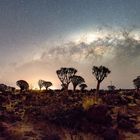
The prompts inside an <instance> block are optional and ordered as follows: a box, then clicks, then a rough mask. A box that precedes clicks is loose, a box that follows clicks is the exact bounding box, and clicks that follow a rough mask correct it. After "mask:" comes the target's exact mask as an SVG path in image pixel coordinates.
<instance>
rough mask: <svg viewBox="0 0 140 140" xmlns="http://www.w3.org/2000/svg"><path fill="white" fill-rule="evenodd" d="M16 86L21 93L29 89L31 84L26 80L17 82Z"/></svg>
mask: <svg viewBox="0 0 140 140" xmlns="http://www.w3.org/2000/svg"><path fill="white" fill-rule="evenodd" d="M16 85H17V86H18V87H19V88H20V92H22V91H24V90H28V89H29V84H28V83H27V82H26V81H24V80H19V81H17V82H16Z"/></svg>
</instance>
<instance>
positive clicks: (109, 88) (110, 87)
mask: <svg viewBox="0 0 140 140" xmlns="http://www.w3.org/2000/svg"><path fill="white" fill-rule="evenodd" d="M107 88H108V90H109V91H114V90H115V88H116V87H115V86H114V85H109V86H107Z"/></svg>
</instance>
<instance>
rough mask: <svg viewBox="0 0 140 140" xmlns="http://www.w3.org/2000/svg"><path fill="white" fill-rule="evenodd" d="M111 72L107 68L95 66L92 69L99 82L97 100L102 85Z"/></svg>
mask: <svg viewBox="0 0 140 140" xmlns="http://www.w3.org/2000/svg"><path fill="white" fill-rule="evenodd" d="M110 72H111V71H110V70H109V69H108V68H106V67H105V66H99V67H97V66H93V68H92V74H93V75H94V76H95V78H96V80H97V88H96V94H95V98H97V96H98V93H99V88H100V83H101V82H102V81H103V80H104V78H105V77H107V75H108V74H109V73H110Z"/></svg>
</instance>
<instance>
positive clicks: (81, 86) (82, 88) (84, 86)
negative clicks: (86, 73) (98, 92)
mask: <svg viewBox="0 0 140 140" xmlns="http://www.w3.org/2000/svg"><path fill="white" fill-rule="evenodd" d="M79 87H80V89H81V91H84V90H85V88H87V85H86V84H84V83H83V84H81V85H79Z"/></svg>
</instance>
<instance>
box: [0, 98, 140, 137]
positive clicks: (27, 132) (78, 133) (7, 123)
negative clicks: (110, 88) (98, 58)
mask: <svg viewBox="0 0 140 140" xmlns="http://www.w3.org/2000/svg"><path fill="white" fill-rule="evenodd" d="M39 98H41V97H39ZM61 98H62V97H60V98H59V97H58V98H57V99H56V98H54V99H53V101H50V100H49V105H47V106H42V107H41V105H40V104H39V103H37V104H38V105H39V109H38V110H37V108H38V106H35V105H37V104H34V102H32V103H31V104H32V105H33V104H34V106H32V107H31V108H33V107H34V108H35V111H34V112H32V113H31V112H27V113H24V115H23V116H22V119H18V121H17V120H12V121H11V120H9V119H8V117H7V118H6V119H3V117H1V118H2V119H3V120H1V121H0V140H112V139H111V137H110V138H109V137H108V136H110V135H113V136H112V138H113V137H114V135H115V139H116V140H139V139H140V100H139V99H137V100H136V103H132V104H127V105H126V104H125V105H119V106H113V107H112V109H111V112H112V113H111V117H112V122H113V123H112V124H111V125H106V126H103V125H100V127H99V128H101V129H104V131H101V133H102V132H103V133H104V134H101V133H99V132H97V133H93V132H95V129H96V127H98V125H97V124H96V125H95V126H94V127H92V123H91V124H88V125H87V126H86V123H87V121H85V120H83V118H84V117H82V121H81V123H85V122H86V123H85V124H84V127H83V125H81V124H80V127H83V128H81V129H79V128H78V129H77V130H76V129H71V128H70V127H67V124H65V125H64V124H63V122H64V123H66V122H65V121H64V120H63V119H62V120H59V121H60V122H61V123H62V124H61V125H58V122H57V121H58V119H56V116H57V115H56V112H57V113H58V112H59V110H62V107H63V108H65V109H64V110H66V109H67V107H69V108H73V107H74V104H76V106H78V105H77V102H79V103H80V101H78V98H77V97H76V98H75V97H69V100H71V101H74V102H70V101H67V103H66V104H65V103H63V105H62V106H61V104H62V103H60V102H62V101H61ZM64 99H65V98H64V97H63V100H64ZM23 100H24V99H23ZM51 100H52V97H51ZM43 101H44V99H43ZM68 102H69V104H68ZM47 103H48V101H47ZM57 103H59V104H57ZM25 104H26V103H25V102H24V106H25ZM42 104H43V103H42ZM27 106H29V104H28V105H27V104H26V108H27ZM54 106H55V107H56V108H57V109H58V110H57V111H56V110H55V109H54ZM18 108H19V107H18ZM21 108H22V106H21V104H20V109H21ZM8 109H9V108H8ZM26 110H27V109H26ZM32 110H34V109H32ZM46 110H47V111H46ZM64 110H63V111H64ZM93 110H94V109H93ZM45 111H46V112H45ZM90 111H91V112H90V113H89V115H93V114H96V113H97V112H94V111H93V112H92V110H90ZM52 112H55V115H56V116H54V114H53V113H52ZM118 112H121V114H120V116H119V117H118ZM51 113H52V115H51V119H52V118H53V119H52V120H49V116H50V114H51ZM39 114H45V115H44V116H43V117H42V115H41V117H42V118H40V115H39ZM8 115H9V114H8ZM10 115H11V114H10ZM59 115H60V116H61V115H62V114H58V116H59ZM65 115H68V114H65ZM6 116H7V114H6V115H5V117H6ZM67 117H69V116H66V117H65V119H66V118H67ZM103 117H104V116H103ZM93 118H94V119H97V118H98V117H97V118H96V117H93ZM118 118H119V119H120V120H118ZM59 119H60V118H59ZM90 119H91V118H90ZM101 119H102V118H101ZM56 120H57V121H56ZM131 122H133V123H131ZM78 125H79V124H78ZM87 127H89V131H87V130H88V129H87V130H85V131H84V129H86V128H87ZM117 135H118V137H117ZM115 139H113V140H115Z"/></svg>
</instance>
